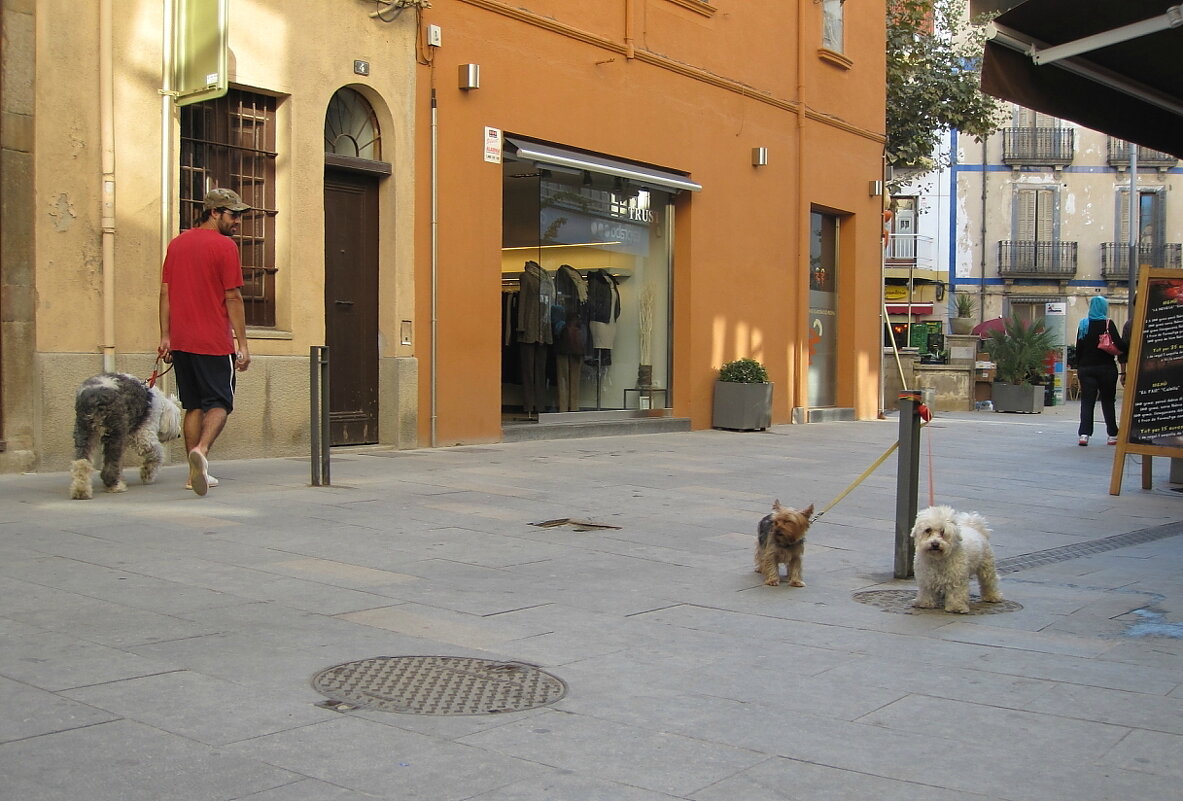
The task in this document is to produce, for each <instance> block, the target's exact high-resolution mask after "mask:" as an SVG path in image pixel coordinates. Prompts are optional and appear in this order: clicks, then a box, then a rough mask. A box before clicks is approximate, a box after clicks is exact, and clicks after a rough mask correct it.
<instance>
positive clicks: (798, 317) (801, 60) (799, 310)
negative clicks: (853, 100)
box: [790, 3, 809, 423]
mask: <svg viewBox="0 0 1183 801" xmlns="http://www.w3.org/2000/svg"><path fill="white" fill-rule="evenodd" d="M807 7H808V4H807V3H798V4H797V255H798V256H801V255H802V251H803V250H804V258H801V259H799V262H798V263H800V264H805V265H808V264H809V250H808V248H809V236H808V234H807V231H808V230H809V229H808V227H807V218H806V217H805V215H806V214H807V213H808V211H807V209H806V207H805V206H806V197H805V77H804V76H805V56H804V50H805V43H804V41H803V38H804V35H805V31H806V29H807V28H806V19H805V12H806V8H807ZM797 293H798V295H797V296H798V297H800V298H804V299H805V306H804V307H802V305H801V302H800V301H798V302H797V303H796V304H794V306H795V307H794V309H793V319H794V321H795V323H794V326H793V331H795V332H796V336H797V339H796V345H795V347H794V353H793V382H792V387H793V394H794V396H795V399H796V401H797V403H798V404H799V405H800V407H801V408H802V409H803V410H804V414H803V415H802V419H801V422H802V423H808V422H809V375H808V373H807V372H806V371H807V370H808V369H809V368H808V366H807V365H806V363H805V358H804V356H805V348H806V340H805V337H806V336H807V335H806V333H805V332H806V331H808V330H809V308H808V304H809V269H808V267H806V269H805V270H804V271H801V275H800V276H798V278H797ZM791 409H792V407H790V413H791ZM791 422H797V421H796V420H792V421H791Z"/></svg>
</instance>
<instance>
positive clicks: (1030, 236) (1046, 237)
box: [1014, 188, 1056, 242]
mask: <svg viewBox="0 0 1183 801" xmlns="http://www.w3.org/2000/svg"><path fill="white" fill-rule="evenodd" d="M1014 238H1015V240H1016V241H1019V242H1052V241H1054V240H1055V239H1056V190H1054V189H1045V188H1039V189H1033V188H1019V189H1016V190H1015V209H1014Z"/></svg>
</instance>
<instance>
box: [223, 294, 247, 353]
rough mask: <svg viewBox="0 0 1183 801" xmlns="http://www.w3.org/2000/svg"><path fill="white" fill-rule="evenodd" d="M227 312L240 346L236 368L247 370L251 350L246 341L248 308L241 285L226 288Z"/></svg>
mask: <svg viewBox="0 0 1183 801" xmlns="http://www.w3.org/2000/svg"><path fill="white" fill-rule="evenodd" d="M226 313H227V314H229V315H230V327H231V328H232V329H234V342H235V345H236V347H237V348H238V359H237V360H236V361H235V362H234V369H236V370H245V369H247V368H248V367H250V366H251V351H250V348H249V347H248V346H247V343H246V308H245V307H244V306H243V303H242V289H241V288H240V287H235V288H234V289H227V290H226Z"/></svg>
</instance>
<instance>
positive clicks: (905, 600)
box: [854, 590, 1023, 615]
mask: <svg viewBox="0 0 1183 801" xmlns="http://www.w3.org/2000/svg"><path fill="white" fill-rule="evenodd" d="M854 600H856V601H858V602H859V603H860V604H869V605H870V606H877V607H879V608H880V609H882V610H883V611H884V612H895V613H897V614H901V615H922V614H926V613H928V614H931V613H937V614H942V615H943V614H945V610H943V609H916V608H915V607H913V606H912V601H914V600H916V590H866V591H864V592H856V593H855V594H854ZM1022 608H1023V605H1022V604H1020V603H1018V602H1017V601H1007V600H1002V601H999V602H997V603H993V604H988V603H985V602H983V601H982V599H981V598H980V597H979V596H977V595H971V596H969V614H971V615H997V614H999V613H1001V612H1017V611H1018V610H1020V609H1022Z"/></svg>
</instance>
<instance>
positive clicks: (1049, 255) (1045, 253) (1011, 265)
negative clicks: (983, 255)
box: [998, 239, 1077, 281]
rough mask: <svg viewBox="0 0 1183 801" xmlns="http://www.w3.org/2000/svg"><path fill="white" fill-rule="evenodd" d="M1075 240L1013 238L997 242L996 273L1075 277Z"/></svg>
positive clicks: (1016, 275)
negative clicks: (1015, 239) (1051, 240)
mask: <svg viewBox="0 0 1183 801" xmlns="http://www.w3.org/2000/svg"><path fill="white" fill-rule="evenodd" d="M1076 245H1077V243H1076V242H1048V241H1040V240H1036V241H1014V240H1009V239H1006V240H1002V241H1001V242H999V243H998V275H999V276H1000V277H1002V278H1004V279H1008V280H1013V279H1015V278H1050V279H1053V280H1056V281H1068V280H1070V279H1072V278H1075V277H1076Z"/></svg>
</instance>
